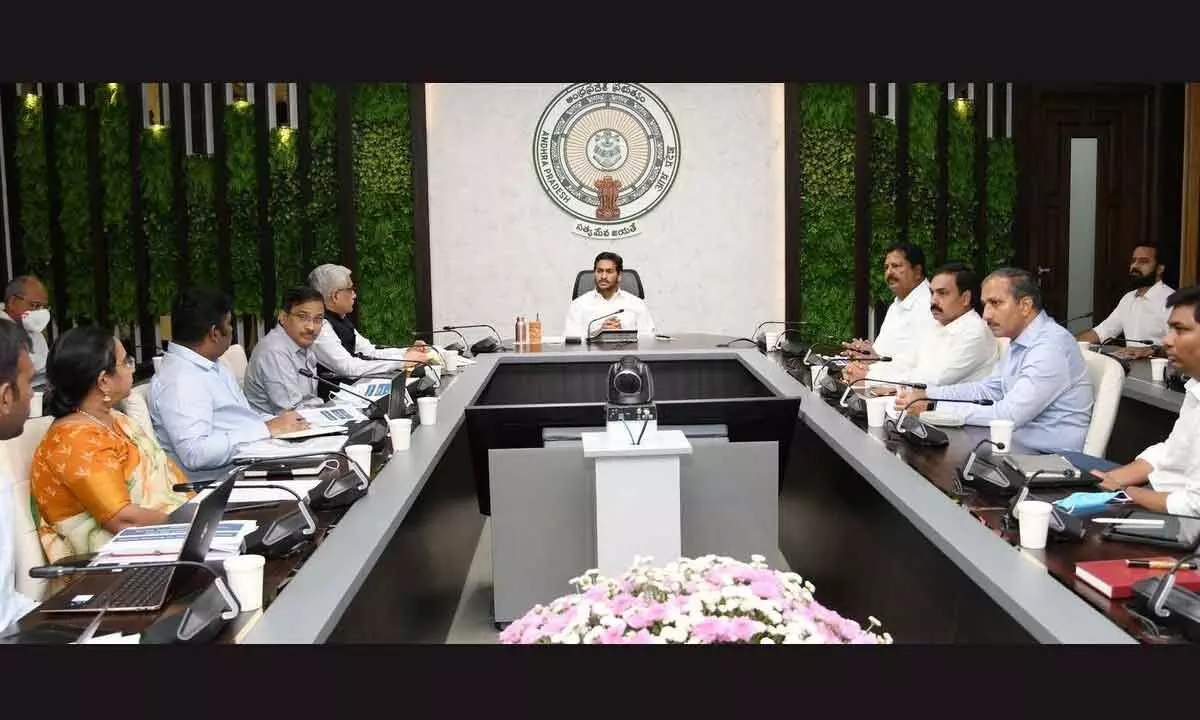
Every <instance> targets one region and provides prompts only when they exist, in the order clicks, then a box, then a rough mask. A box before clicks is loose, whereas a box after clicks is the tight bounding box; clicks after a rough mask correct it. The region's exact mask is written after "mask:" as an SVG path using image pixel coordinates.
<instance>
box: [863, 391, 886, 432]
mask: <svg viewBox="0 0 1200 720" xmlns="http://www.w3.org/2000/svg"><path fill="white" fill-rule="evenodd" d="M891 403H892V398H890V397H888V396H886V395H884V396H882V397H872V398H867V427H883V421H884V420H886V419H887V409H888V405H891Z"/></svg>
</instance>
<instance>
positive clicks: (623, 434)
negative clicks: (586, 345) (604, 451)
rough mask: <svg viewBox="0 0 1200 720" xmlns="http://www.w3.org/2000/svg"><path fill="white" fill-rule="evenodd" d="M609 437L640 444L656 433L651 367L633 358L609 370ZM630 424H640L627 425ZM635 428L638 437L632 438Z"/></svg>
mask: <svg viewBox="0 0 1200 720" xmlns="http://www.w3.org/2000/svg"><path fill="white" fill-rule="evenodd" d="M604 413H605V420H606V424H607V427H608V432H609V436H610V437H612V438H613V439H614V440H615V441H618V442H623V439H628V440H629V442H630V443H632V444H633V445H640V444H641V442H642V440H643V439H644V438H645V436H646V435H647V434H649V435H650V436H653V435H654V433H655V432H657V430H658V410H657V408H656V407H655V405H654V376H653V375H652V374H651V373H650V366H649V365H647V364H646V363H645V362H643V361H642V360H640V359H638V358H636V357H634V356H633V355H626V356H625V357H623V358H621V359H620V360H618V361H616V362H614V363H613V364H612V365H610V366H609V368H608V402H607V403H606V404H605V407H604ZM630 423H640V426H639V425H634V426H632V428H631V426H630ZM634 429H636V430H637V432H638V434H637V436H636V437H635V436H634V434H633V433H634Z"/></svg>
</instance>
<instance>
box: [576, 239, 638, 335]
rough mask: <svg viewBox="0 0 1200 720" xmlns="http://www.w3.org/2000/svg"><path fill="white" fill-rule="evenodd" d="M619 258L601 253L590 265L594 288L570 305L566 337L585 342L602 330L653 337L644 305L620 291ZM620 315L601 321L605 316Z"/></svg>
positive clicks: (620, 268) (620, 263)
mask: <svg viewBox="0 0 1200 720" xmlns="http://www.w3.org/2000/svg"><path fill="white" fill-rule="evenodd" d="M623 264H624V263H623V261H622V260H621V256H620V255H618V254H616V253H613V252H602V253H600V254H599V255H597V256H596V260H595V262H594V263H592V270H593V273H594V274H595V282H596V287H595V289H593V290H589V291H588V292H585V293H584V294H582V295H580V296H579V297H577V298H575V299H574V300H572V301H571V306H570V307H569V308H567V322H566V326H565V328H564V330H563V335H564V336H565V337H575V338H588V337H591V336H593V335H595V334H596V333H598V332H600V331H601V330H637V333H638V335H640V336H649V335H653V334H654V319H653V318H651V317H650V310H649V309H648V308H647V307H646V301H645V300H642V299H641V298H640V297H638V296H637V295H634V294H632V293H627V292H625V291H624V290H622V289H621V271H622V268H623ZM617 311H620V314H617V315H611V316H610V317H607V318H604V319H602V320H600V319H597V318H602V317H603V316H605V315H610V313H615V312H617Z"/></svg>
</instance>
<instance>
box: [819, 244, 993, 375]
mask: <svg viewBox="0 0 1200 720" xmlns="http://www.w3.org/2000/svg"><path fill="white" fill-rule="evenodd" d="M929 286H930V288H931V291H932V300H931V301H930V308H929V309H930V312H931V313H932V315H933V318H934V320H937V323H938V324H937V325H936V326H930V327H929V328H928V329H927V330H926V331H925V335H924V336H923V337H922V338H920V343H918V345H917V351H916V353H915V355H914V361H915V362H914V365H913V366H912V368H911V369H905V368H901V367H896V368H892V367H891V366H892V365H895V363H873V364H868V363H861V362H852V363H850V364H849V365H848V366H847V367H846V369H845V370H843V371H842V379H843V380H844V381H845V382H847V383H849V384H854V383H857V382H860V381H862V380H863V379H867V378H877V379H879V380H880V382H881V383H883V384H886V383H885V382H883V381H886V380H893V381H896V382H907V383H924V384H926V385H952V384H954V383H958V382H969V381H972V380H982V379H983V378H985V377H987V376H988V375H989V374H990V373H991V371H992V367H993V366H994V365H995V364H996V361H997V360H998V359H999V357H1000V343H999V342H997V341H996V338H995V336H993V335H992V331H991V330H990V329H989V328H988V326H987V323H986V322H984V321H983V318H982V317H980V316H979V313H978V312H976V310H975V307H976V305H977V304H978V303H979V276H978V275H976V274H975V271H974V270H973V269H971V267H970V266H968V265H966V264H964V263H960V262H952V263H947V264H945V265H943V266H941V267H940V268H938V269H936V270H934V271H933V278H932V279H931V280H930V282H929Z"/></svg>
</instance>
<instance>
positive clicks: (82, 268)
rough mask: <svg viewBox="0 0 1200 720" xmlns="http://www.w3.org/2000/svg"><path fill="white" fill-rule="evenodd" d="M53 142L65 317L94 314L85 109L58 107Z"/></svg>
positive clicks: (80, 318) (87, 317) (76, 318)
mask: <svg viewBox="0 0 1200 720" xmlns="http://www.w3.org/2000/svg"><path fill="white" fill-rule="evenodd" d="M54 146H55V148H56V149H57V154H56V158H55V159H56V164H57V165H58V179H59V183H60V188H61V193H60V195H61V200H62V206H61V207H62V211H61V213H60V214H59V216H58V221H59V225H60V226H61V227H62V231H63V250H64V253H65V256H66V260H67V261H66V263H64V264H65V266H66V270H67V272H66V280H67V308H66V310H67V317H69V318H70V319H71V320H72V322H75V323H78V322H80V321H83V320H91V319H94V318H95V317H96V284H95V269H94V268H93V267H92V263H91V262H89V260H90V259H91V257H92V240H91V236H90V233H91V221H90V216H89V215H88V213H89V207H88V202H89V200H88V198H89V189H88V158H87V109H86V108H83V107H80V106H67V107H61V108H59V109H58V116H57V118H56V119H55V123H54Z"/></svg>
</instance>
